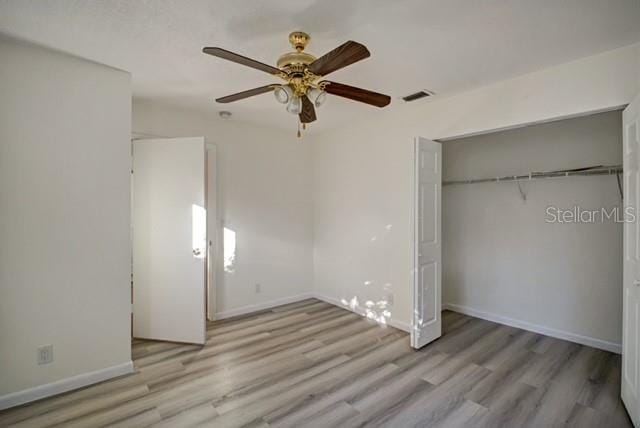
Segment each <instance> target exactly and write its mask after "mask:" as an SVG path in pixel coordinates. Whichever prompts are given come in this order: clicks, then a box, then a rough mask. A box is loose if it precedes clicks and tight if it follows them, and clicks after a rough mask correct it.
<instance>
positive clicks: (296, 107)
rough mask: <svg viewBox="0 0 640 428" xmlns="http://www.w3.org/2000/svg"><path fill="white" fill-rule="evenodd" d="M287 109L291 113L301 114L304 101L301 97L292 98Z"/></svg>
mask: <svg viewBox="0 0 640 428" xmlns="http://www.w3.org/2000/svg"><path fill="white" fill-rule="evenodd" d="M287 111H288V112H289V113H291V114H300V112H301V111H302V102H301V101H300V98H299V97H293V98H291V101H289V104H287Z"/></svg>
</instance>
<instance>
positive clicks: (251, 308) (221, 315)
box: [216, 293, 315, 320]
mask: <svg viewBox="0 0 640 428" xmlns="http://www.w3.org/2000/svg"><path fill="white" fill-rule="evenodd" d="M312 297H315V296H314V295H313V293H303V294H297V295H295V296H289V297H283V298H282V299H276V300H270V301H268V302H262V303H257V304H255V305H247V306H242V307H240V308H236V309H229V310H227V311H222V312H217V313H216V319H217V320H221V319H225V318H231V317H236V316H238V315H245V314H250V313H251V312H257V311H262V310H264V309H269V308H274V307H276V306H280V305H286V304H288V303H294V302H299V301H300V300H305V299H310V298H312Z"/></svg>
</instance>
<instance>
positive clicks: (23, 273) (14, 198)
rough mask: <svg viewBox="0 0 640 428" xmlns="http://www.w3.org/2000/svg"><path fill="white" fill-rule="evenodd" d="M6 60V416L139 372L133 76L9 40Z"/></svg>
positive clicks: (4, 45) (1, 141) (1, 322)
mask: <svg viewBox="0 0 640 428" xmlns="http://www.w3.org/2000/svg"><path fill="white" fill-rule="evenodd" d="M0 58H2V60H0V94H2V95H1V96H0V344H1V346H0V362H1V363H0V407H1V406H2V405H5V404H6V403H7V402H6V400H5V399H6V398H7V394H10V393H16V392H19V391H22V390H26V389H29V388H33V387H36V386H39V385H43V384H49V383H51V382H55V381H60V380H62V379H66V378H69V377H72V376H78V375H83V374H87V373H93V374H94V380H95V377H96V376H97V377H100V375H96V371H99V372H100V373H103V374H104V373H106V372H104V371H103V370H104V369H107V371H108V370H109V368H114V367H116V368H118V367H119V368H120V369H122V370H124V369H127V368H128V369H130V368H131V366H130V361H131V350H130V316H129V312H130V287H129V271H130V242H129V176H130V173H129V168H130V132H131V128H130V125H131V90H130V76H129V74H128V73H125V72H122V71H119V70H115V69H112V68H109V67H106V66H102V65H99V64H95V63H92V62H88V61H85V60H82V59H78V58H74V57H70V56H67V55H64V54H61V53H58V52H54V51H50V50H46V49H43V48H40V47H36V46H33V45H30V44H26V43H22V42H17V41H14V40H12V39H8V38H4V37H0ZM45 344H51V345H53V347H54V350H53V354H54V362H53V363H51V364H48V365H40V366H39V365H37V364H36V349H37V347H38V346H40V345H45ZM120 369H118V370H120ZM118 370H116V371H118ZM122 370H120V371H122ZM125 371H126V370H125ZM110 373H112V374H113V373H114V372H113V371H112V372H110ZM76 381H78V378H76ZM78 382H80V381H78ZM78 382H76V383H75V384H74V385H75V386H76V387H77V386H78V385H79V383H78ZM80 383H81V382H80ZM12 397H13V399H14V400H15V399H20V397H22V398H24V397H25V396H20V397H18V398H16V396H15V395H13V396H12ZM32 398H33V396H32ZM14 402H15V401H14Z"/></svg>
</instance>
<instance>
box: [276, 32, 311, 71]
mask: <svg viewBox="0 0 640 428" xmlns="http://www.w3.org/2000/svg"><path fill="white" fill-rule="evenodd" d="M310 40H311V36H309V35H308V34H307V33H304V32H302V31H294V32H293V33H291V34H289V42H290V43H291V46H292V47H293V48H294V49H295V52H288V53H286V54H284V55H282V56H280V58H278V62H277V65H278V68H279V69H280V70H282V71H285V72H287V73H304V71H305V69H306V68H307V66H308V65H309V64H311V63H312V62H313V61H315V60H316V57H315V56H313V55H311V54H308V53H306V52H304V49H305V48H306V47H307V44H309V41H310Z"/></svg>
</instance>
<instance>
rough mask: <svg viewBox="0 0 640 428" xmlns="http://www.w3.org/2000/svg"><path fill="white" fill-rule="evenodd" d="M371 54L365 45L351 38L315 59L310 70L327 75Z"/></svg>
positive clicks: (320, 74) (319, 74)
mask: <svg viewBox="0 0 640 428" xmlns="http://www.w3.org/2000/svg"><path fill="white" fill-rule="evenodd" d="M369 56H371V54H370V53H369V50H368V49H367V48H366V47H365V46H364V45H361V44H360V43H358V42H354V41H351V40H350V41H348V42H346V43H344V44H342V45H340V46H338V47H337V48H335V49H334V50H332V51H331V52H329V53H327V54H325V55H323V56H321V57H320V58H318V59H317V60H315V61H313V62H312V63H311V64H310V65H309V71H310V72H312V73H313V74H316V75H318V76H326V75H327V74H329V73H332V72H334V71H336V70H339V69H341V68H344V67H346V66H347V65H351V64H353V63H354V62H358V61H361V60H363V59H365V58H369Z"/></svg>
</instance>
